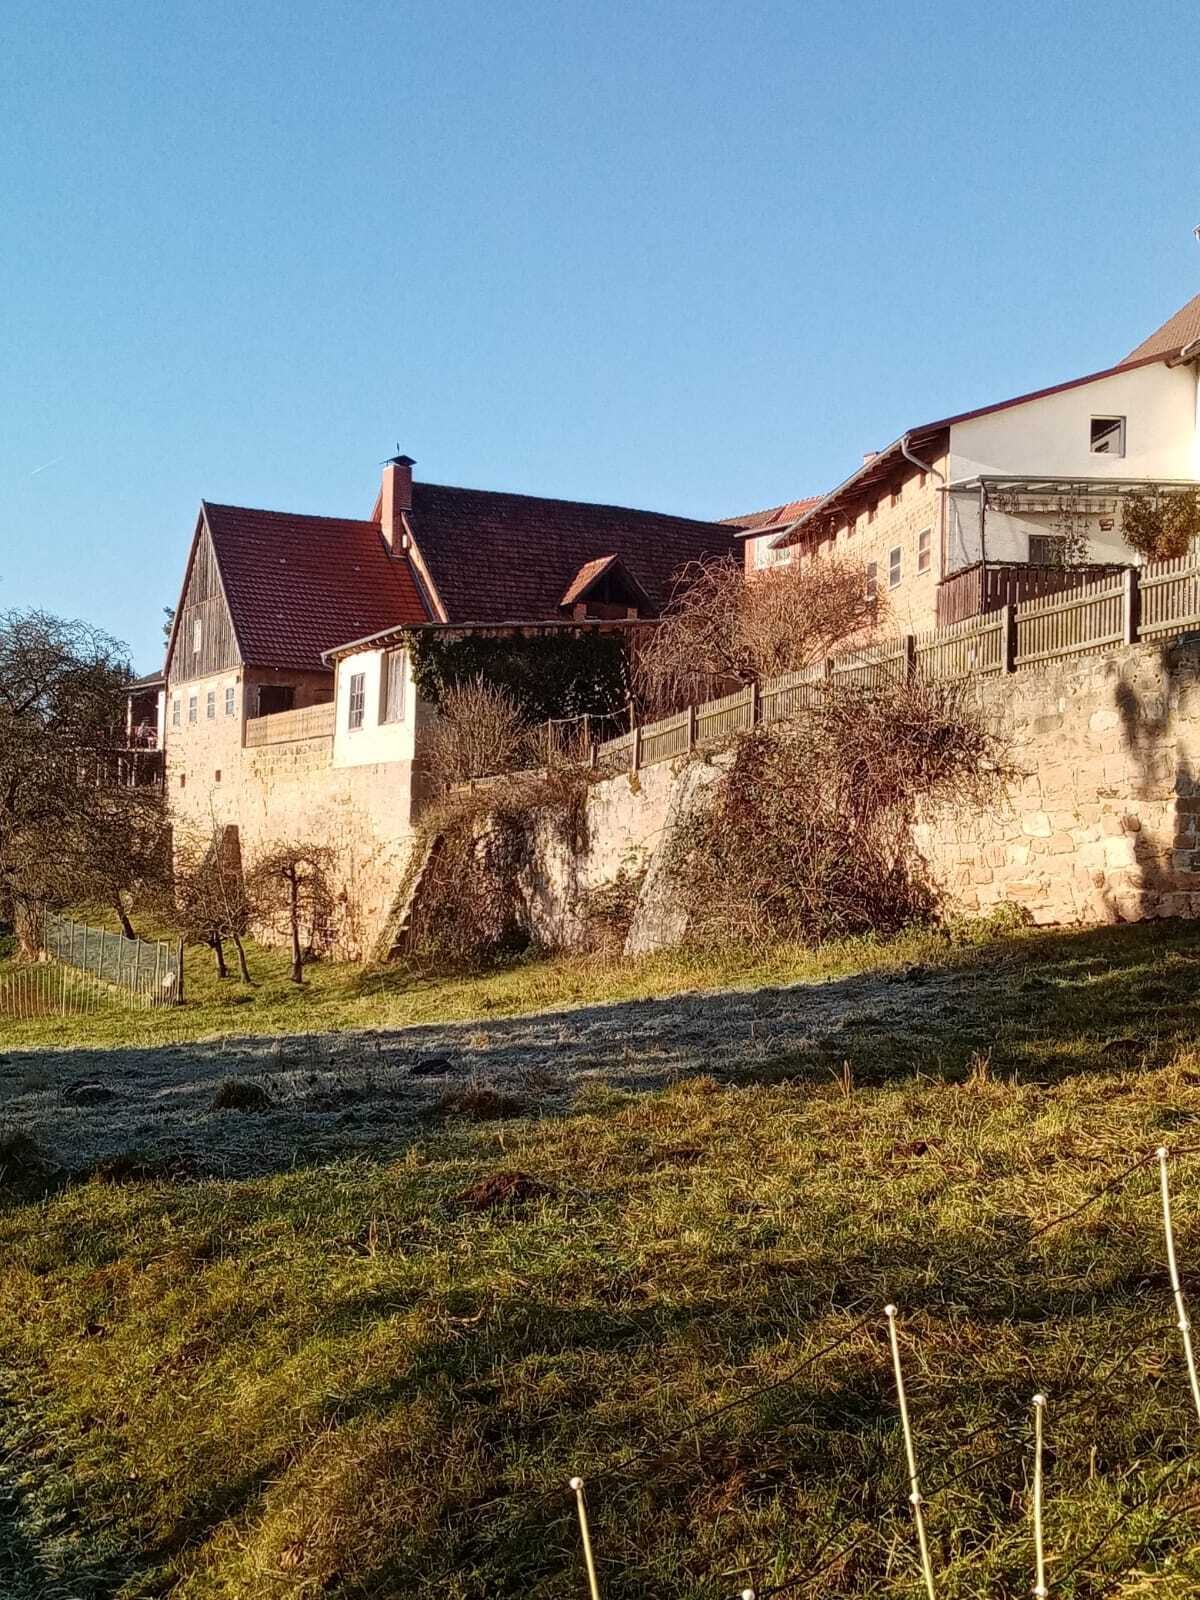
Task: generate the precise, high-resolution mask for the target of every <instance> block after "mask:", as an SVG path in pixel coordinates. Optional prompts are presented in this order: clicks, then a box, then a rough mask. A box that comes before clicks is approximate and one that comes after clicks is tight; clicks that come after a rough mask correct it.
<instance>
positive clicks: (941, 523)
mask: <svg viewBox="0 0 1200 1600" xmlns="http://www.w3.org/2000/svg"><path fill="white" fill-rule="evenodd" d="M911 438H912V434H911V433H906V434H905V435H904V437H903V438H902V439H901V440H900V454H901V455H902V456H903V457H904V459H905V461H908V462H910V463H911V464H912V465H913V466H914V467H917V468H919V470H920V471H921V472H928V473H931V474H932V475H933V477H935V478H936V479H937V480H938V482H939V483H940V484H941V486H942V490H941V493H942V500H941V508H940V511H939V514H938V547H939V549H940V550H941V567H940V571H939V574H938V581H939V582H941V581H942V580H943V579H944V578H945V576H946V498H947V496H946V475H945V473H943V472H939V471H938V469H937V468H936V467H935V466H934V465H933V464H932V463H931V462H929V461H922V460H921V458H920V456H915V455H913V453H912V451H911V450H910V449H909V447H908V441H909V440H910V439H911ZM979 537H980V541H981V543H982V540H983V534H982V532H981V533H980V536H979Z"/></svg>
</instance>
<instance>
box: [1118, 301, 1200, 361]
mask: <svg viewBox="0 0 1200 1600" xmlns="http://www.w3.org/2000/svg"><path fill="white" fill-rule="evenodd" d="M1193 339H1200V294H1196V295H1193V296H1192V298H1191V299H1190V300H1189V301H1188V303H1187V305H1185V306H1180V308H1179V310H1178V311H1177V312H1176V313H1175V315H1174V316H1173V317H1168V318H1167V320H1166V322H1164V323H1163V325H1162V327H1161V328H1156V329H1155V330H1154V332H1153V333H1152V334H1151V335H1150V337H1149V338H1148V339H1143V340H1142V342H1141V344H1139V345H1138V347H1137V349H1136V350H1131V351H1130V352H1129V354H1128V355H1127V356H1126V357H1125V360H1126V361H1140V360H1142V359H1143V358H1144V357H1145V356H1172V355H1174V354H1175V352H1176V351H1177V350H1182V349H1183V347H1184V345H1185V344H1191V342H1192V340H1193Z"/></svg>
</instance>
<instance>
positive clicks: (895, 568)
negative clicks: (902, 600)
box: [888, 544, 904, 589]
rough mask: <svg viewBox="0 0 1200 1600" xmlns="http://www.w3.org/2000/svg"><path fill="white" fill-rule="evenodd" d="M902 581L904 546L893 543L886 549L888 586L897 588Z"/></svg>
mask: <svg viewBox="0 0 1200 1600" xmlns="http://www.w3.org/2000/svg"><path fill="white" fill-rule="evenodd" d="M903 582H904V548H903V546H902V545H898V544H896V545H893V546H892V548H891V549H890V550H889V551H888V588H889V589H898V588H899V587H900V585H901V584H902V583H903Z"/></svg>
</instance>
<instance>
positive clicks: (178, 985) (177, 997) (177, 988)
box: [175, 939, 183, 1006]
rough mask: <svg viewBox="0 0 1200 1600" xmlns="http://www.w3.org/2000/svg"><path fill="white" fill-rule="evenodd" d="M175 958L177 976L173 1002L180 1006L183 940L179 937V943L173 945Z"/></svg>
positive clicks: (181, 1001) (181, 997)
mask: <svg viewBox="0 0 1200 1600" xmlns="http://www.w3.org/2000/svg"><path fill="white" fill-rule="evenodd" d="M175 959H176V961H177V963H178V971H179V977H178V979H177V980H176V983H175V1004H176V1005H177V1006H181V1005H182V1004H183V940H182V939H180V941H179V943H178V944H177V945H176V946H175Z"/></svg>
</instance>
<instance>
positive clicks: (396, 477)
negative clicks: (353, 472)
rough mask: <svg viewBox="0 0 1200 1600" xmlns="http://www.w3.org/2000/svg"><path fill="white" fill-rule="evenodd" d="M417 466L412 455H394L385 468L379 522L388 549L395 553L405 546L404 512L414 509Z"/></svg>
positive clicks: (380, 497)
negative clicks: (413, 471) (414, 475)
mask: <svg viewBox="0 0 1200 1600" xmlns="http://www.w3.org/2000/svg"><path fill="white" fill-rule="evenodd" d="M415 466H416V462H415V461H414V460H413V458H412V457H411V456H393V457H392V458H391V460H390V461H388V462H386V463H385V464H384V468H383V489H382V491H381V493H380V496H379V523H380V527H381V529H382V532H383V537H384V538H385V539H386V541H387V546H388V549H389V550H391V551H393V552H395V553H399V551H401V550H403V549H404V547H405V543H404V517H403V514H404V512H406V511H411V510H412V469H413V468H414V467H415Z"/></svg>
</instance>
